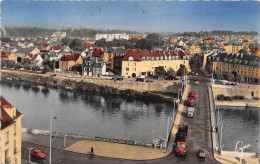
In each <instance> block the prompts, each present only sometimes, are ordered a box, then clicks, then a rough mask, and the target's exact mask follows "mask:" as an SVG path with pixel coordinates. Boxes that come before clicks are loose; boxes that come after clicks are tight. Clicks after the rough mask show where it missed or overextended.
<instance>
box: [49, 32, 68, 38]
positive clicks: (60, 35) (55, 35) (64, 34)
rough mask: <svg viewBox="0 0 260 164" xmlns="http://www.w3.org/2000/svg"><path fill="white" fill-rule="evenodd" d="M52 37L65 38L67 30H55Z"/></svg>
mask: <svg viewBox="0 0 260 164" xmlns="http://www.w3.org/2000/svg"><path fill="white" fill-rule="evenodd" d="M51 37H52V38H64V37H66V32H54V33H53V34H52V35H51Z"/></svg>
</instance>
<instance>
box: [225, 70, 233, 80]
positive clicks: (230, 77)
mask: <svg viewBox="0 0 260 164" xmlns="http://www.w3.org/2000/svg"><path fill="white" fill-rule="evenodd" d="M225 79H226V80H228V81H234V80H235V76H234V74H232V73H231V72H227V73H226V78H225Z"/></svg>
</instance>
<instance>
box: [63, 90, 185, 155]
mask: <svg viewBox="0 0 260 164" xmlns="http://www.w3.org/2000/svg"><path fill="white" fill-rule="evenodd" d="M189 87H190V86H189V85H187V88H186V90H185V92H184V94H183V97H187V94H188V91H189ZM183 109H184V101H181V104H180V106H179V111H178V113H177V115H176V118H175V121H174V126H173V128H172V130H171V135H170V138H169V144H168V149H167V151H166V152H165V153H164V150H163V149H155V148H147V147H142V146H134V145H126V144H118V143H110V142H102V141H88V140H81V141H79V142H77V143H75V144H73V145H71V146H69V147H67V148H66V149H65V150H67V151H71V152H77V153H83V154H87V153H89V152H90V148H91V147H92V146H93V148H94V154H95V155H97V156H103V157H110V158H121V159H130V160H151V159H158V158H162V157H165V156H168V155H169V154H170V153H171V152H172V150H173V144H174V140H175V134H176V133H177V130H178V126H179V123H180V120H181V113H182V112H183Z"/></svg>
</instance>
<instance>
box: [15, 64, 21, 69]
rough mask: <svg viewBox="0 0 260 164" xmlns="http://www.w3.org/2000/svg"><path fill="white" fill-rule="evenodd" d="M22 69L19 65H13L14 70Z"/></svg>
mask: <svg viewBox="0 0 260 164" xmlns="http://www.w3.org/2000/svg"><path fill="white" fill-rule="evenodd" d="M21 68H22V65H21V64H20V63H16V64H15V65H14V69H21Z"/></svg>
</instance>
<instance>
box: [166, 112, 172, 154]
mask: <svg viewBox="0 0 260 164" xmlns="http://www.w3.org/2000/svg"><path fill="white" fill-rule="evenodd" d="M169 120H173V119H172V118H171V117H168V124H167V140H166V141H165V148H164V152H166V149H167V143H168V140H169Z"/></svg>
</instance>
